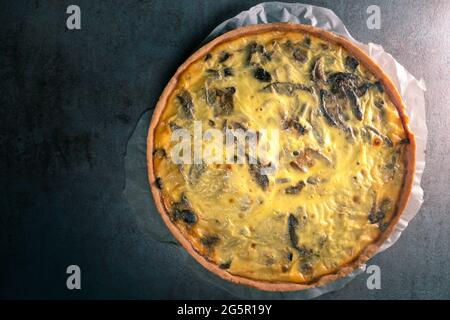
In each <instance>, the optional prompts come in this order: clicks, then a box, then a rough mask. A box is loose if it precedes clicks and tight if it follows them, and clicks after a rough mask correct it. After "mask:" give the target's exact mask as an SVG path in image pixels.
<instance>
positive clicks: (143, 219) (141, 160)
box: [124, 2, 427, 299]
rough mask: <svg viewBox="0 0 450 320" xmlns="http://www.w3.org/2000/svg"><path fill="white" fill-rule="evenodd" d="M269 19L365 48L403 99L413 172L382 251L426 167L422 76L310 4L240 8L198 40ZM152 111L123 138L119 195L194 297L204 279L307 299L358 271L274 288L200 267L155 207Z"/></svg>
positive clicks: (248, 295)
mask: <svg viewBox="0 0 450 320" xmlns="http://www.w3.org/2000/svg"><path fill="white" fill-rule="evenodd" d="M270 22H295V23H302V24H309V25H312V26H316V27H320V28H323V29H325V30H329V31H332V32H335V33H337V34H340V35H342V36H344V37H347V38H348V39H349V40H351V41H353V42H354V43H356V44H357V45H358V46H359V47H360V48H362V49H363V50H364V51H365V52H366V53H368V54H369V55H370V56H371V57H372V59H374V60H375V61H376V62H377V63H378V64H379V65H380V66H381V67H382V68H383V70H384V71H385V72H386V73H387V74H388V75H389V76H390V78H391V79H392V80H393V82H394V83H395V85H396V86H397V88H398V89H399V92H400V94H401V95H402V98H403V100H404V102H405V104H406V112H407V114H408V116H409V118H410V127H411V129H412V131H413V132H414V134H415V136H416V140H417V160H416V161H417V162H416V171H415V176H414V185H413V188H412V194H411V198H410V200H409V202H408V205H407V207H406V209H405V211H404V213H403V215H402V217H401V219H400V221H399V222H398V224H397V226H396V228H395V231H394V232H393V233H392V235H391V236H390V237H389V239H388V240H387V241H386V242H385V243H384V244H383V246H382V247H381V248H380V250H379V251H378V252H382V251H384V250H386V249H387V248H389V247H390V246H392V245H393V244H394V243H395V242H396V241H397V240H398V238H399V237H400V235H401V233H402V231H403V230H405V228H406V227H407V226H408V223H409V222H410V221H411V220H412V219H413V218H414V216H415V215H416V214H417V212H418V211H419V209H420V206H421V205H422V202H423V190H422V188H421V186H420V181H421V178H422V173H423V170H424V167H425V147H426V141H427V127H426V121H425V98H424V91H425V90H426V88H425V83H424V81H423V80H422V79H421V80H417V79H416V78H415V77H414V76H413V75H412V74H411V73H409V72H408V71H407V70H406V69H405V68H404V67H403V66H402V65H400V64H399V63H398V62H397V61H396V60H395V59H394V58H393V57H392V56H391V55H390V54H388V53H386V52H385V51H384V50H383V48H382V47H381V46H380V45H376V44H373V43H369V44H367V45H366V44H362V43H360V42H358V41H356V40H355V39H353V37H352V36H351V35H350V34H349V32H348V31H347V29H346V27H345V25H344V24H343V22H342V21H341V20H340V19H339V18H338V17H337V16H336V15H335V14H334V12H333V11H331V10H329V9H326V8H321V7H317V6H312V5H305V4H300V3H282V2H265V3H261V4H258V5H256V6H254V7H252V8H250V9H249V10H248V11H243V12H241V13H240V14H238V15H237V16H235V17H233V18H231V19H229V20H226V21H224V22H223V23H221V24H220V25H219V26H217V27H216V28H215V29H214V30H213V31H212V32H211V34H209V35H208V37H206V39H205V40H204V41H203V44H204V43H207V42H208V41H210V40H212V39H214V38H215V37H217V36H219V35H221V34H223V33H225V32H227V31H230V30H233V29H236V28H238V27H241V26H245V25H250V24H261V23H270ZM152 113H153V108H151V109H150V110H149V111H147V112H144V114H143V115H142V117H141V118H140V120H139V122H138V124H137V126H136V128H135V130H134V133H133V135H132V136H131V137H130V139H129V141H128V146H127V154H126V157H125V171H126V186H125V189H124V196H125V198H126V199H127V201H128V202H129V204H130V206H131V208H132V209H133V210H134V211H135V213H136V218H137V219H139V220H140V223H141V224H142V225H143V227H144V228H145V229H146V230H148V232H149V234H150V235H151V236H152V238H153V239H155V240H156V241H159V242H161V243H165V244H166V245H168V246H175V247H177V248H178V251H179V255H180V259H181V260H182V262H183V263H184V264H185V266H186V268H190V269H192V270H194V273H195V274H196V275H197V276H198V282H195V281H192V282H190V285H191V286H197V287H195V288H194V287H192V288H191V292H192V297H191V298H193V299H195V298H197V294H196V293H197V292H199V286H200V282H201V281H205V282H206V283H209V284H210V285H212V286H216V287H217V288H222V289H223V290H226V291H228V292H229V293H231V294H233V295H235V296H236V297H240V298H245V299H311V298H315V297H317V296H320V295H322V294H324V293H327V292H331V291H335V290H338V289H340V288H342V287H343V286H345V285H346V284H347V283H348V282H350V281H351V280H352V279H354V278H355V277H356V276H357V275H358V274H360V273H362V272H363V270H364V267H365V266H363V267H361V268H360V269H356V270H355V271H354V272H353V273H352V274H350V275H349V276H347V277H345V278H343V279H340V280H338V281H336V282H333V283H330V284H327V285H324V286H321V287H318V288H314V289H309V290H304V291H296V292H287V293H277V292H276V293H273V292H264V291H260V290H257V289H252V288H248V287H245V286H241V285H235V284H232V283H230V282H228V281H225V280H222V279H221V278H219V277H218V276H216V275H214V274H212V273H211V272H209V271H208V270H206V269H204V268H203V267H202V266H201V265H200V264H198V263H197V262H196V261H195V260H194V259H193V258H192V257H191V256H190V255H189V254H188V253H187V252H186V251H185V250H184V249H183V248H182V247H181V246H179V244H178V243H177V242H176V240H175V239H174V238H173V236H172V235H171V234H170V232H169V231H168V229H167V227H166V226H165V224H164V222H163V221H162V219H161V217H160V215H159V213H158V212H157V211H156V208H155V207H154V204H153V199H152V196H151V193H150V187H149V184H148V179H147V168H146V138H147V130H148V127H149V124H150V120H151V116H152Z"/></svg>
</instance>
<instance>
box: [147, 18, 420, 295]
mask: <svg viewBox="0 0 450 320" xmlns="http://www.w3.org/2000/svg"><path fill="white" fill-rule="evenodd" d="M211 129H215V131H214V132H215V133H216V134H215V135H213V136H214V137H215V138H217V137H218V138H217V139H218V140H217V139H216V141H215V145H216V146H217V141H219V142H218V143H219V144H222V145H224V148H222V149H220V148H216V149H213V150H215V151H212V153H209V156H208V157H205V153H206V150H208V146H209V145H210V144H211V143H212V142H211V141H212V140H213V139H209V140H208V139H205V136H206V134H205V133H206V132H207V131H208V130H209V131H211ZM237 130H242V131H241V132H244V133H248V132H250V133H251V134H248V135H246V136H245V139H244V142H247V141H253V142H255V141H256V146H257V147H258V148H259V146H260V145H262V144H263V140H264V139H263V136H265V137H266V142H268V143H266V147H264V148H262V150H265V152H261V156H260V155H259V153H258V154H256V156H255V155H254V153H252V154H250V151H252V150H253V151H254V150H255V149H254V148H253V149H252V150H250V148H249V147H248V146H247V145H245V146H244V148H240V149H239V148H236V149H235V150H234V153H233V152H230V153H228V152H229V148H228V145H227V146H225V145H226V144H227V143H228V142H227V140H226V139H227V137H229V134H230V132H231V138H233V137H236V132H238V131H237ZM180 131H182V132H184V134H185V135H186V134H187V135H188V137H192V139H190V140H187V141H184V144H183V146H184V147H188V148H187V149H182V150H181V151H180V143H181V142H180V141H181V140H180V139H179V138H180V135H179V134H175V133H177V132H178V133H179V132H180ZM262 132H265V134H262ZM268 132H273V137H275V138H276V140H273V139H272V140H269V139H268V136H269V133H268ZM217 133H223V135H222V136H221V135H220V134H219V135H218V134H217ZM275 133H276V134H275ZM195 137H197V138H199V137H200V138H203V139H200V140H199V139H197V140H199V141H197V140H195V139H194V138H195ZM253 138H254V139H253ZM230 141H234V140H233V139H232V140H230ZM189 147H191V148H189ZM196 148H197V151H198V150H199V149H198V148H200V151H198V152H197V156H195V155H194V156H193V157H191V156H192V154H194V153H195V152H196V151H195V149H196ZM175 149H176V150H175ZM177 152H178V153H177ZM275 153H276V154H275ZM177 154H178V156H180V155H181V156H183V155H184V156H188V157H187V158H194V159H193V160H192V159H191V161H189V162H183V161H181V162H180V161H179V159H175V158H177ZM211 154H213V155H214V157H213V160H211ZM229 154H232V156H231V157H230V156H229ZM198 155H200V157H198ZM183 159H184V158H183ZM147 160H148V175H149V181H150V185H151V191H152V194H153V198H154V200H155V204H156V207H157V209H158V211H159V213H160V214H161V216H162V219H163V220H164V222H165V223H166V225H167V227H168V228H169V229H170V231H171V232H172V233H173V235H174V236H175V238H176V239H177V240H178V241H179V242H180V243H181V245H182V246H183V247H184V248H185V249H186V250H187V251H188V252H189V253H190V254H191V255H192V256H193V257H194V258H195V259H196V260H197V261H198V262H199V263H201V264H202V265H203V266H204V267H206V268H207V269H209V270H210V271H212V272H214V273H215V274H217V275H219V276H220V277H222V278H224V279H227V280H229V281H232V282H235V283H240V284H245V285H248V286H252V287H256V288H259V289H262V290H270V291H291V290H302V289H307V288H312V287H315V286H319V285H322V284H325V283H327V282H330V281H334V280H336V279H339V278H341V277H344V276H345V275H347V274H349V273H350V272H351V271H353V270H354V269H355V268H357V267H358V266H360V265H362V264H363V263H364V262H365V261H366V260H367V259H369V258H370V257H371V256H372V255H373V254H374V253H375V252H376V251H377V249H378V248H379V246H380V245H381V244H382V243H383V242H384V241H385V240H386V239H387V237H388V236H389V234H390V233H391V231H392V230H393V228H394V226H395V224H396V222H397V221H398V219H399V217H400V215H401V214H402V211H403V209H404V208H405V205H406V203H407V200H408V197H409V194H410V191H411V185H412V178H413V171H414V165H415V140H414V135H413V134H412V132H411V131H410V129H409V127H408V118H407V116H406V115H405V107H404V104H403V102H402V99H401V97H400V95H399V93H398V91H397V90H396V88H395V87H394V85H393V83H392V81H391V80H390V79H389V78H388V77H387V76H386V74H385V73H384V72H383V70H382V69H381V68H380V67H379V66H378V65H377V64H376V63H375V62H373V61H372V60H371V59H370V58H369V57H368V56H367V55H366V54H365V53H364V52H363V51H362V50H360V49H359V48H358V47H356V46H355V45H354V44H352V43H351V42H349V41H348V40H346V39H345V38H343V37H341V36H338V35H335V34H333V33H330V32H327V31H324V30H322V29H318V28H314V27H311V26H305V25H299V24H288V23H276V24H264V25H256V26H248V27H244V28H240V29H237V30H234V31H231V32H228V33H226V34H224V35H222V36H220V37H218V38H216V39H215V40H213V41H212V42H210V43H208V44H207V45H205V46H204V47H202V48H201V49H199V50H198V51H197V52H195V53H194V54H193V55H192V56H191V57H190V58H189V59H188V60H187V61H186V62H185V63H184V64H183V65H182V66H181V67H180V68H179V69H178V70H177V72H176V73H175V75H174V76H173V78H172V79H171V80H170V82H169V83H168V84H167V86H166V88H165V89H164V92H163V93H162V95H161V97H160V99H159V101H158V103H157V106H156V109H155V111H154V115H153V118H152V121H151V124H150V129H149V135H148V141H147ZM177 160H178V161H177Z"/></svg>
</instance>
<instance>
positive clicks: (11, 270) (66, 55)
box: [0, 0, 450, 299]
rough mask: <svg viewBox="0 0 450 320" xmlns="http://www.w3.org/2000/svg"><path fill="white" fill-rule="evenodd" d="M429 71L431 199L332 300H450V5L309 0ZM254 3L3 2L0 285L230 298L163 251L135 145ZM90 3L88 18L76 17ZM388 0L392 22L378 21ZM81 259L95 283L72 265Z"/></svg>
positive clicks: (11, 293)
mask: <svg viewBox="0 0 450 320" xmlns="http://www.w3.org/2000/svg"><path fill="white" fill-rule="evenodd" d="M305 2H308V3H314V4H316V5H319V6H324V7H329V8H331V9H332V10H334V11H335V13H336V14H337V15H338V16H340V18H341V19H342V20H343V21H344V23H345V24H346V25H347V27H348V29H349V31H350V33H351V34H352V35H353V36H354V37H355V38H356V39H358V40H360V41H362V42H369V41H371V42H375V43H379V44H382V45H383V46H384V48H385V49H386V51H388V52H390V53H392V54H393V55H394V56H395V57H396V58H397V60H398V61H399V62H400V63H402V64H403V65H404V66H405V67H406V68H407V69H408V70H409V71H410V72H412V73H413V74H414V75H415V76H416V77H418V78H420V77H423V78H424V79H425V80H426V84H427V88H428V91H427V92H426V102H427V123H428V128H429V141H428V147H427V166H426V170H425V176H424V178H423V186H424V189H425V203H424V205H423V207H422V209H421V211H420V213H419V214H418V216H417V217H416V218H415V219H414V220H413V222H412V223H411V225H410V226H409V227H408V229H407V230H406V232H404V234H403V235H402V237H401V239H400V240H399V241H398V242H397V243H396V244H395V245H394V247H392V248H391V249H389V250H388V251H386V252H384V253H382V254H380V255H378V256H376V257H375V258H374V259H373V260H372V261H371V263H374V264H377V265H379V266H380V267H381V270H382V289H381V290H368V289H367V288H366V278H367V275H364V274H363V275H361V276H359V277H358V278H357V279H355V280H354V281H353V282H351V283H350V284H349V285H348V286H347V287H345V288H344V289H342V290H340V291H339V292H336V293H331V294H328V295H325V296H323V298H333V299H339V298H357V299H359V298H371V299H372V298H373V299H379V298H388V299H389V298H394V299H395V298H450V268H449V266H448V264H449V262H450V257H449V256H450V253H449V252H450V245H449V239H450V227H449V223H450V216H449V213H450V163H449V161H448V159H449V157H448V154H449V151H450V139H449V133H450V129H449V127H450V117H449V113H450V104H449V103H448V91H449V89H450V81H449V80H450V76H449V71H450V54H449V52H450V41H449V38H448V34H449V32H450V19H449V17H450V1H391V0H386V1H376V0H370V1H316V2H311V1H305ZM256 3H257V1H244V0H228V1H200V0H190V1H189V0H186V1H87V0H74V1H72V0H71V1H56V0H55V1H37V0H35V1H9V3H7V2H6V1H2V3H1V5H0V6H1V7H0V8H1V9H0V17H1V18H0V21H1V23H2V27H1V31H0V48H1V53H0V79H1V87H0V90H1V94H0V99H1V100H0V101H1V107H0V156H1V158H0V169H1V174H0V185H1V189H0V191H1V192H0V210H1V214H0V241H1V244H0V249H1V251H0V297H1V298H190V297H192V296H196V297H202V298H233V297H232V296H231V295H229V294H228V293H226V292H223V291H221V290H219V289H217V288H215V287H211V286H210V285H208V284H205V283H202V282H201V281H200V280H199V279H198V278H197V277H196V276H195V275H194V274H192V271H190V270H187V269H186V268H184V266H183V265H182V264H181V263H180V261H179V259H178V257H177V254H176V250H168V251H166V250H161V248H162V247H161V245H160V244H158V243H155V242H154V241H153V240H151V238H150V236H149V235H148V234H147V233H146V232H145V230H144V229H143V228H142V226H141V225H140V224H139V223H138V222H137V220H136V217H135V216H134V214H133V212H132V211H131V210H130V208H129V207H128V205H127V203H126V201H125V199H124V197H123V194H122V191H123V188H124V155H125V151H126V144H127V140H128V137H129V136H130V134H131V133H132V131H133V128H134V126H135V124H136V122H137V120H138V119H139V116H140V115H141V114H142V112H143V111H144V110H146V109H148V108H152V107H153V105H154V104H155V103H156V101H157V99H158V96H159V94H160V93H161V91H162V89H163V87H164V85H165V84H166V82H167V81H168V80H169V78H170V76H171V75H172V74H173V73H174V71H175V70H176V68H177V66H178V65H179V64H181V63H182V62H183V60H184V59H185V58H187V56H188V55H189V54H190V53H191V52H192V50H193V49H194V48H195V47H197V45H198V44H199V43H200V42H201V41H202V40H203V38H204V37H205V36H206V35H207V34H208V33H209V32H210V31H211V30H212V29H213V27H215V26H216V25H218V24H219V23H220V22H222V21H223V20H225V19H227V18H230V17H232V16H234V15H236V14H237V13H239V12H240V11H242V10H246V9H248V8H249V7H251V6H252V5H255V4H256ZM69 4H77V5H79V6H80V7H81V13H82V15H81V16H82V30H80V31H69V30H67V29H66V18H67V14H66V8H67V6H68V5H69ZM371 4H378V5H379V6H380V8H381V14H382V28H381V30H369V29H368V28H367V27H366V18H367V14H366V8H367V6H369V5H371ZM70 264H77V265H79V266H80V267H81V269H82V290H79V291H77V290H74V291H69V290H67V289H66V286H65V281H66V274H65V269H66V267H67V266H68V265H70Z"/></svg>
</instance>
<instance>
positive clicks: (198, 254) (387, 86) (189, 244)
mask: <svg viewBox="0 0 450 320" xmlns="http://www.w3.org/2000/svg"><path fill="white" fill-rule="evenodd" d="M268 32H282V33H283V32H296V33H301V34H306V35H310V36H313V37H317V38H320V39H322V40H323V41H325V42H328V43H330V44H334V45H337V46H340V47H342V48H343V49H344V50H345V51H346V52H347V53H349V54H350V55H352V56H353V57H355V58H356V59H357V60H358V61H359V62H360V63H361V65H363V66H364V67H365V68H366V69H367V70H368V71H369V72H370V73H371V74H373V75H374V77H375V78H376V79H378V80H379V81H380V82H381V83H382V85H383V88H384V90H385V92H386V94H387V95H388V97H389V99H390V101H391V102H392V103H393V104H394V106H395V107H396V109H397V112H398V115H399V117H400V119H401V122H402V125H403V130H404V133H405V138H406V139H407V140H408V141H409V144H407V145H405V146H404V148H405V149H404V151H403V157H404V159H403V163H404V169H405V173H404V179H403V185H402V187H401V192H400V195H399V197H398V199H397V202H396V209H395V211H394V212H393V213H392V216H391V218H390V221H389V222H388V224H387V225H386V226H384V230H383V231H382V232H381V233H380V234H379V235H378V236H377V237H376V239H374V241H372V242H371V243H369V244H368V245H366V246H365V247H364V248H363V249H362V251H361V252H360V253H359V255H358V256H357V257H355V258H354V259H352V260H351V261H348V262H346V263H344V264H342V265H339V266H338V268H337V269H336V270H334V271H333V272H330V273H326V274H324V275H321V276H318V277H314V278H313V279H307V281H303V282H299V281H297V282H290V281H272V280H267V279H258V278H257V276H253V277H249V276H242V275H239V274H233V273H231V272H229V271H227V270H224V269H221V268H220V267H219V265H218V263H217V261H216V262H215V261H213V259H211V258H210V257H208V255H207V254H206V252H205V251H204V250H202V249H201V246H199V245H198V244H195V243H194V242H195V239H193V238H192V237H190V236H189V235H188V234H187V233H186V232H185V230H183V229H182V228H179V227H178V226H177V225H176V223H174V221H172V220H171V218H170V213H169V211H170V208H171V206H172V204H171V203H169V202H170V201H169V200H168V199H165V198H164V197H163V196H162V193H161V190H160V189H159V188H158V187H157V186H156V184H155V181H156V175H155V167H154V165H155V163H154V151H155V131H156V128H157V126H158V124H159V123H160V119H161V116H162V114H163V112H164V111H165V109H166V107H167V106H168V105H169V101H170V99H171V98H173V95H174V92H175V91H176V90H177V86H178V85H179V83H180V78H181V77H182V76H183V74H184V72H185V71H186V70H188V69H189V68H190V67H191V66H192V65H194V64H195V63H196V62H197V61H200V60H201V59H204V57H205V56H206V55H207V54H208V53H209V52H212V51H213V50H214V49H215V48H217V47H219V46H221V45H223V44H226V43H230V42H232V41H234V40H236V39H240V38H244V37H249V36H254V35H259V34H264V33H268ZM147 165H148V176H149V181H150V185H151V191H152V195H153V198H154V200H155V204H156V207H157V209H158V211H159V213H160V214H161V217H162V219H163V220H164V222H165V223H166V225H167V227H168V228H169V230H170V231H171V232H172V234H173V235H174V236H175V238H176V239H177V240H178V241H179V242H180V244H181V245H182V246H183V247H184V248H185V249H186V250H187V251H188V252H189V253H190V254H191V255H192V256H193V257H194V258H195V259H196V260H197V261H198V262H199V263H201V264H202V265H203V266H204V267H205V268H207V269H208V270H210V271H212V272H214V273H215V274H217V275H219V276H220V277H222V278H224V279H226V280H229V281H232V282H235V283H239V284H245V285H248V286H252V287H255V288H258V289H262V290H269V291H293V290H302V289H307V288H312V287H316V286H320V285H323V284H326V283H328V282H331V281H334V280H337V279H339V278H342V277H344V276H346V275H348V274H349V273H351V272H352V271H353V270H354V269H355V268H357V267H358V266H360V265H362V264H364V263H365V262H366V261H367V260H368V259H369V258H370V257H371V256H373V254H374V253H375V252H376V251H377V250H378V248H379V247H380V245H381V244H382V243H383V242H384V241H385V240H386V239H387V238H388V237H389V235H390V234H391V232H392V230H393V228H394V227H395V224H396V223H397V222H398V220H399V218H400V216H401V214H402V212H403V210H404V208H405V206H406V204H407V201H408V198H409V195H410V192H411V187H412V180H413V174H414V169H415V139H414V135H413V134H412V132H411V131H410V129H409V127H408V118H407V116H406V114H405V107H404V104H403V101H402V99H401V97H400V94H399V93H398V91H397V89H396V88H395V86H394V85H393V83H392V81H391V80H390V79H389V78H388V77H387V76H386V74H385V73H384V72H383V70H382V69H381V68H380V67H379V66H378V65H377V64H376V63H375V62H373V61H372V60H371V59H370V57H368V56H367V55H366V54H365V53H364V52H363V51H362V50H361V49H359V48H358V47H357V46H355V45H354V44H353V43H351V42H350V41H348V40H347V39H345V38H343V37H341V36H338V35H335V34H332V33H330V32H327V31H324V30H321V29H318V28H314V27H311V26H306V25H298V24H287V23H274V24H264V25H255V26H248V27H244V28H240V29H237V30H234V31H231V32H228V33H226V34H224V35H222V36H220V37H218V38H216V39H214V40H213V41H211V42H210V43H208V44H207V45H205V46H204V47H202V48H201V49H199V50H198V51H197V52H195V53H194V54H193V55H192V56H191V57H190V58H189V59H188V60H186V62H185V63H183V65H181V66H180V68H179V69H178V70H177V72H176V73H175V75H174V76H173V77H172V79H171V80H170V81H169V83H168V84H167V86H166V88H165V89H164V91H163V93H162V95H161V97H160V99H159V101H158V103H157V106H156V109H155V111H154V114H153V118H152V121H151V124H150V128H149V134H148V139H147Z"/></svg>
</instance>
